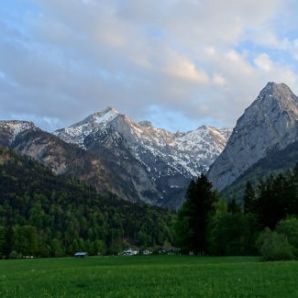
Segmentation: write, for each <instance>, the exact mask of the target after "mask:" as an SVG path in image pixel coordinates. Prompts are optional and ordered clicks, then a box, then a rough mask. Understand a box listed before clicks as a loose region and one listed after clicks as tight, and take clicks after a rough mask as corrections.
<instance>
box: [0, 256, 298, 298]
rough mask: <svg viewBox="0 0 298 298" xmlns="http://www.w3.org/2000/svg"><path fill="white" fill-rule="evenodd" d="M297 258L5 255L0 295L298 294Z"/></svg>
mask: <svg viewBox="0 0 298 298" xmlns="http://www.w3.org/2000/svg"><path fill="white" fill-rule="evenodd" d="M297 276H298V262H294V261H292V262H273V263H271V262H261V261H259V260H258V259H257V258H253V257H223V258H221V257H183V256H135V257H88V258H86V259H73V258H61V259H35V260H2V261H0V297H2V298H4V297H9V298H12V297H22V298H24V297H32V298H35V297H36V298H41V297H59V298H60V297H119V298H120V297H121V298H124V297H150V298H152V297H179V298H182V297H204V298H208V297H216V298H219V297H222V298H225V297H227V298H233V297H249V298H251V297H268V298H269V297H270V298H274V297H276V298H281V297H283V298H286V297H293V298H294V297H295V298H296V297H298V287H297Z"/></svg>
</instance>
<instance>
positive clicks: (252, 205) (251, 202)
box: [243, 181, 257, 213]
mask: <svg viewBox="0 0 298 298" xmlns="http://www.w3.org/2000/svg"><path fill="white" fill-rule="evenodd" d="M243 201H244V212H245V213H254V212H255V211H256V208H257V206H256V192H255V189H254V188H253V186H252V184H251V183H250V182H249V181H248V182H247V183H246V186H245V191H244V198H243Z"/></svg>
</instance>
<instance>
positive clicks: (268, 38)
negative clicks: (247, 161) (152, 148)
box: [0, 0, 298, 131]
mask: <svg viewBox="0 0 298 298" xmlns="http://www.w3.org/2000/svg"><path fill="white" fill-rule="evenodd" d="M297 28H298V1H295V0H241V1H239V0H158V1H157V0H2V1H1V6H0V106H1V108H0V119H5V120H10V119H24V120H31V121H33V122H35V123H36V125H38V126H40V127H41V128H43V129H46V130H49V131H52V130H55V129H58V128H61V127H65V126H69V125H70V124H72V123H75V122H77V121H79V120H81V119H83V118H85V117H86V116H87V115H89V114H91V113H93V112H98V111H101V110H103V109H105V108H106V107H107V106H113V107H115V108H116V109H117V110H118V111H120V112H121V113H125V114H127V115H129V116H130V117H132V118H133V119H135V120H149V121H152V122H153V124H154V125H156V126H158V127H162V128H165V129H168V130H171V131H176V130H180V131H186V130H191V129H194V128H196V127H198V126H200V125H204V124H206V125H213V126H217V127H233V126H234V125H235V123H236V120H237V119H238V118H239V117H240V116H241V114H242V113H243V111H244V109H245V108H246V107H248V106H249V105H250V104H251V102H252V101H253V100H254V99H255V98H256V97H257V95H258V93H259V91H260V90H261V89H262V88H263V87H264V86H265V85H266V83H267V82H269V81H274V82H284V83H286V84H287V85H288V86H289V87H290V88H291V89H292V90H293V91H294V92H295V93H296V94H297V93H298V31H297Z"/></svg>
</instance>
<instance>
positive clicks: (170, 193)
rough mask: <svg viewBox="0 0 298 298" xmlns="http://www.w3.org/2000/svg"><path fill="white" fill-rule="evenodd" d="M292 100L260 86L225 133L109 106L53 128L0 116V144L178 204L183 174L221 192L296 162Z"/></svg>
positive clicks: (108, 188)
mask: <svg viewBox="0 0 298 298" xmlns="http://www.w3.org/2000/svg"><path fill="white" fill-rule="evenodd" d="M297 143H298V98H297V96H296V95H294V94H293V92H292V91H291V90H290V88H289V87H288V86H287V85H285V84H276V83H268V84H267V85H266V86H265V88H264V89H263V90H262V91H261V92H260V94H259V96H258V97H257V99H256V100H255V101H254V102H253V103H252V104H251V106H250V107H248V108H247V109H246V110H245V111H244V114H243V115H242V116H241V117H240V118H239V120H238V121H237V124H236V126H235V128H234V130H233V131H232V130H231V129H218V128H215V127H210V126H201V127H199V128H197V129H195V130H193V131H189V132H176V133H172V132H169V131H166V130H164V129H160V128H155V127H154V126H153V125H152V124H151V123H150V122H148V121H142V122H136V121H134V120H132V119H131V118H129V117H128V116H127V115H124V114H121V113H120V112H118V111H117V110H116V109H114V108H112V107H108V108H106V109H105V110H104V111H102V112H97V113H94V114H92V115H90V116H88V117H87V118H85V119H84V120H82V121H80V122H78V123H75V124H73V125H71V126H69V127H67V128H63V129H59V130H57V131H55V132H54V133H48V132H45V131H43V130H41V129H39V128H38V127H36V126H35V125H34V124H33V123H32V122H26V121H0V146H4V147H9V148H11V149H14V150H15V151H16V152H18V153H20V154H22V155H26V156H29V157H31V158H33V159H35V160H37V161H39V162H41V163H42V164H44V165H46V166H48V167H49V168H51V169H52V171H53V172H54V174H57V175H68V176H75V177H77V178H78V179H80V180H82V181H85V182H87V183H88V184H91V185H92V186H94V187H95V188H96V189H97V190H98V191H99V192H110V193H113V194H115V195H116V196H117V197H119V198H122V199H124V200H127V201H131V202H145V203H148V204H151V205H156V206H161V207H167V208H174V209H177V208H179V207H180V206H181V204H182V202H183V200H184V196H185V191H186V189H187V186H188V184H189V182H190V180H191V179H193V178H195V177H197V176H198V175H199V174H201V173H207V175H208V178H209V180H210V181H211V182H212V183H213V185H214V187H215V188H216V189H218V190H219V191H221V192H223V193H225V194H231V193H235V192H238V193H241V191H242V190H243V188H244V186H245V183H246V182H247V181H248V180H252V181H253V180H257V179H259V178H263V177H266V176H268V175H269V174H271V173H274V172H279V171H283V170H286V169H289V168H292V167H294V165H295V164H296V162H297V161H298V153H297Z"/></svg>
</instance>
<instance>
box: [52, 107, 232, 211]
mask: <svg viewBox="0 0 298 298" xmlns="http://www.w3.org/2000/svg"><path fill="white" fill-rule="evenodd" d="M55 134H56V135H57V136H58V137H59V138H61V139H62V140H63V141H65V142H67V143H71V144H77V145H78V146H79V147H80V148H82V149H83V150H85V151H87V152H92V153H93V154H95V155H97V156H100V157H101V161H102V163H103V164H104V166H105V167H106V168H107V169H109V170H110V171H111V172H112V176H113V177H112V180H113V181H114V183H115V184H117V185H120V186H121V188H123V190H124V191H123V193H124V194H125V197H126V199H129V200H131V201H137V200H142V201H145V202H147V203H150V204H154V205H159V206H166V207H172V208H176V207H178V206H180V205H181V203H182V199H183V197H184V193H185V190H186V187H187V185H188V183H189V181H190V179H191V178H193V177H195V176H197V175H198V174H200V173H201V172H206V171H207V170H208V168H209V166H210V164H211V163H212V162H213V161H214V160H215V158H216V157H217V156H218V155H219V154H220V153H221V151H222V150H223V149H224V147H225V144H226V142H227V139H228V138H229V135H230V130H229V129H221V130H220V129H216V128H213V127H207V126H202V127H199V128H198V129H196V130H194V131H190V132H186V133H180V132H177V133H171V132H169V131H166V130H164V129H158V128H154V127H153V126H152V124H151V123H150V122H148V121H142V122H139V123H137V122H134V121H133V120H132V119H130V118H129V117H127V116H126V115H123V114H121V113H119V112H117V111H116V110H115V109H114V108H107V109H106V110H104V111H103V112H99V113H95V114H92V115H90V116H88V117H87V118H86V119H84V120H83V121H81V122H78V123H76V124H74V125H72V126H70V127H68V128H64V129H61V130H58V131H56V132H55Z"/></svg>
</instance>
